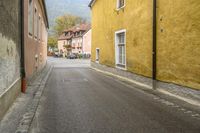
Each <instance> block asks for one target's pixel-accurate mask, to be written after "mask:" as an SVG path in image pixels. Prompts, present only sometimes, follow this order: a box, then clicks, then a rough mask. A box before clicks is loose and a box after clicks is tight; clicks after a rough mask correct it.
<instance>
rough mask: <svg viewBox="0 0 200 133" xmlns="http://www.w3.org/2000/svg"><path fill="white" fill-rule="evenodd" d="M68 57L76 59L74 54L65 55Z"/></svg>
mask: <svg viewBox="0 0 200 133" xmlns="http://www.w3.org/2000/svg"><path fill="white" fill-rule="evenodd" d="M67 58H68V59H77V56H76V55H75V54H70V55H68V56H67Z"/></svg>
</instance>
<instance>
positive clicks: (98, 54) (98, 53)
mask: <svg viewBox="0 0 200 133" xmlns="http://www.w3.org/2000/svg"><path fill="white" fill-rule="evenodd" d="M97 51H98V52H97ZM99 56H100V48H96V58H95V62H96V63H99Z"/></svg>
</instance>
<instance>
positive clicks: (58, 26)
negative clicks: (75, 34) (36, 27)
mask: <svg viewBox="0 0 200 133" xmlns="http://www.w3.org/2000/svg"><path fill="white" fill-rule="evenodd" d="M55 22H56V23H55V26H54V27H53V29H54V32H55V34H56V35H57V36H59V35H61V34H62V32H63V30H65V29H68V28H71V27H73V26H75V25H77V24H81V23H85V22H86V20H85V19H83V18H81V17H78V16H74V15H70V14H65V15H63V16H60V17H58V18H56V20H55Z"/></svg>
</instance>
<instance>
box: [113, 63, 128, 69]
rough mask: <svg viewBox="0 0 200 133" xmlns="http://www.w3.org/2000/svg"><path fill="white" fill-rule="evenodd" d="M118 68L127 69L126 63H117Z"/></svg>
mask: <svg viewBox="0 0 200 133" xmlns="http://www.w3.org/2000/svg"><path fill="white" fill-rule="evenodd" d="M116 68H117V69H121V70H127V69H126V65H122V64H116Z"/></svg>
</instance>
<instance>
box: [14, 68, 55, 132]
mask: <svg viewBox="0 0 200 133" xmlns="http://www.w3.org/2000/svg"><path fill="white" fill-rule="evenodd" d="M49 67H50V68H47V70H48V71H47V74H45V75H46V76H44V77H43V79H42V81H41V82H40V85H39V86H38V90H37V92H36V94H35V95H34V98H33V101H32V103H31V104H30V106H29V107H28V111H27V112H26V113H25V114H24V115H23V118H22V119H21V121H20V123H19V126H18V128H17V130H16V132H15V133H28V131H29V129H30V126H31V124H32V121H33V119H34V117H35V114H36V110H37V108H38V105H39V102H40V98H41V96H42V94H43V90H44V88H45V86H46V82H47V80H48V78H49V75H50V74H51V71H52V69H53V67H52V66H51V65H50V66H49Z"/></svg>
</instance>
